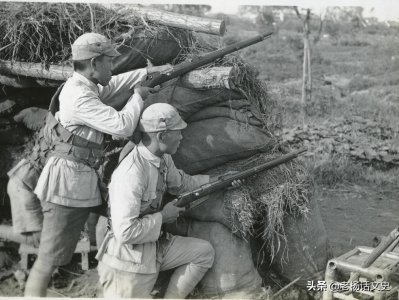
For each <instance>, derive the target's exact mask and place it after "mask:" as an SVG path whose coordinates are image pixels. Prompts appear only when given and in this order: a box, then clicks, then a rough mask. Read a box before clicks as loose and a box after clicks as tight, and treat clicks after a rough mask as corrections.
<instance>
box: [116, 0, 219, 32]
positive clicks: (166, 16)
mask: <svg viewBox="0 0 399 300" xmlns="http://www.w3.org/2000/svg"><path fill="white" fill-rule="evenodd" d="M118 13H120V14H123V15H125V17H129V15H134V16H137V15H139V16H142V17H144V18H146V19H147V20H149V21H152V22H155V23H158V24H162V25H166V26H171V27H177V28H182V29H188V30H193V31H198V32H204V33H208V34H214V35H221V36H223V35H224V33H225V32H226V25H225V22H224V20H216V19H210V18H201V17H196V16H188V15H182V14H177V13H173V12H169V11H164V10H160V9H156V8H152V7H151V8H150V7H141V6H137V5H132V6H129V7H127V8H123V9H121V10H119V11H118Z"/></svg>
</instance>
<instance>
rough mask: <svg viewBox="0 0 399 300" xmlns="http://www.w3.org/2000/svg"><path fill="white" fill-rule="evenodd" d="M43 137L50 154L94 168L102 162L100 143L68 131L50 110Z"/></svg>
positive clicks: (102, 152) (101, 146) (102, 151)
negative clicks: (48, 146)
mask: <svg viewBox="0 0 399 300" xmlns="http://www.w3.org/2000/svg"><path fill="white" fill-rule="evenodd" d="M44 138H45V140H46V141H47V143H48V144H49V145H50V151H51V152H50V156H56V157H60V158H64V159H68V160H72V161H76V162H80V163H83V164H85V165H87V166H89V167H91V168H94V169H98V168H99V167H100V165H101V164H102V163H103V160H104V149H103V145H102V144H97V143H93V142H90V141H88V140H86V139H85V138H82V137H80V136H78V135H75V134H73V133H72V132H70V131H68V130H67V129H65V128H64V127H63V126H62V125H61V124H60V123H59V122H58V121H57V120H56V119H55V117H54V116H53V114H52V113H51V112H49V113H48V114H47V119H46V126H45V129H44Z"/></svg>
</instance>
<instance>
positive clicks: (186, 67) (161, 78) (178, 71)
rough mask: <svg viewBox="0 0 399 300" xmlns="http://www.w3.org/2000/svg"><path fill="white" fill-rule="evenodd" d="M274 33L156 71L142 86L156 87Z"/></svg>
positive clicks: (261, 35)
mask: <svg viewBox="0 0 399 300" xmlns="http://www.w3.org/2000/svg"><path fill="white" fill-rule="evenodd" d="M272 34H273V32H267V33H263V34H260V35H257V36H255V37H252V38H249V39H247V40H244V41H241V42H237V43H235V44H233V45H230V46H227V47H225V48H222V49H219V50H216V51H213V52H210V53H208V54H205V55H202V56H200V57H198V58H195V59H194V60H193V61H187V62H183V63H180V64H178V65H175V66H173V70H172V71H170V72H168V73H160V72H155V73H152V74H149V75H148V76H147V79H146V80H145V81H144V82H143V83H142V86H148V87H155V86H157V85H159V84H161V83H164V82H166V81H168V80H171V79H173V78H175V77H178V76H180V75H183V74H185V73H187V72H190V71H192V70H194V69H197V68H199V67H202V66H204V65H206V64H209V63H211V62H213V61H214V60H215V59H218V58H222V57H223V56H225V55H227V54H230V53H232V52H235V51H238V50H240V49H243V48H246V47H248V46H250V45H253V44H256V43H259V42H261V41H264V40H265V39H267V38H269V37H270V36H271V35H272Z"/></svg>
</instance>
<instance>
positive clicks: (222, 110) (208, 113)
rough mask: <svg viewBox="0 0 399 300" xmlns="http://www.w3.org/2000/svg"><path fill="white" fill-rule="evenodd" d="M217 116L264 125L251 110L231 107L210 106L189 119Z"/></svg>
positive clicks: (197, 119) (194, 120)
mask: <svg viewBox="0 0 399 300" xmlns="http://www.w3.org/2000/svg"><path fill="white" fill-rule="evenodd" d="M216 117H226V118H230V119H232V120H235V121H237V122H241V123H248V124H250V125H253V126H258V127H262V122H261V121H260V120H259V119H258V118H256V117H255V116H254V115H253V114H252V112H251V111H250V110H246V109H242V111H241V110H236V109H232V108H229V107H221V106H209V107H205V108H204V109H201V110H200V111H199V112H197V113H195V114H193V115H191V116H190V117H189V118H188V119H187V121H188V122H190V123H192V122H196V121H201V120H206V119H212V118H216Z"/></svg>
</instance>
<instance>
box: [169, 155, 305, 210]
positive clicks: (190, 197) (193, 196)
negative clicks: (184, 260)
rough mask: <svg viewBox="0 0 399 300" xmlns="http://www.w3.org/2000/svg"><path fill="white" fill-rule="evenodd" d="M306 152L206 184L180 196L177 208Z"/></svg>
mask: <svg viewBox="0 0 399 300" xmlns="http://www.w3.org/2000/svg"><path fill="white" fill-rule="evenodd" d="M305 151H307V149H306V148H302V149H299V150H296V151H292V152H290V153H288V154H285V155H283V156H281V157H279V158H276V159H273V160H271V161H269V162H266V163H264V164H261V165H259V166H255V167H253V168H250V169H248V170H244V171H241V172H238V173H236V174H232V175H229V176H226V177H224V178H223V177H222V178H221V179H218V180H217V181H214V182H210V183H207V184H204V185H202V186H201V187H199V188H198V189H196V190H194V191H191V192H187V193H183V194H181V195H180V196H178V197H177V202H176V203H175V206H177V207H185V206H188V205H189V204H190V203H192V202H194V201H195V200H197V199H200V198H202V197H204V196H206V195H209V194H211V193H213V192H215V191H218V190H220V189H223V188H226V187H228V186H230V185H231V183H232V182H233V181H234V180H238V179H244V178H247V177H249V176H252V175H255V174H256V173H259V172H261V171H264V170H270V169H272V168H274V167H277V166H278V165H281V164H283V163H286V162H288V161H290V160H293V159H294V158H296V157H298V156H299V155H300V154H301V153H303V152H305Z"/></svg>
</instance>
